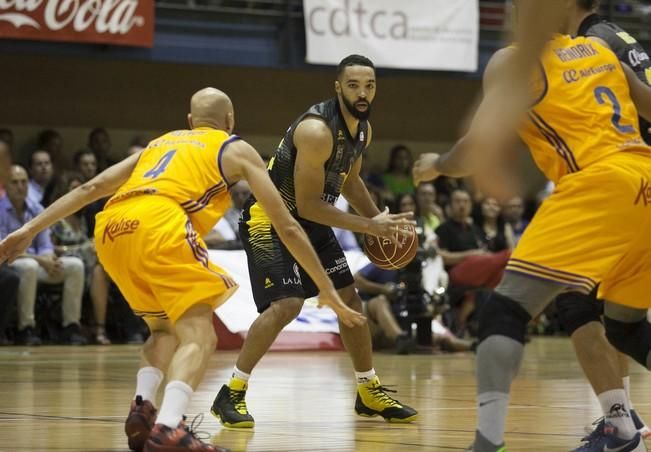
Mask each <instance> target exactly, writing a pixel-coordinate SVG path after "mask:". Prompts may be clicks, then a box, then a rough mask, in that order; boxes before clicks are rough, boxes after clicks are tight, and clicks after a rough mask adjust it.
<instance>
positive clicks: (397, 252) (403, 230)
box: [364, 224, 418, 270]
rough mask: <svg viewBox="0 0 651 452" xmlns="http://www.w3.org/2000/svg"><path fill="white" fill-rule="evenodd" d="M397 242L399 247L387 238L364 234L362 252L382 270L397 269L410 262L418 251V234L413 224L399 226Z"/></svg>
mask: <svg viewBox="0 0 651 452" xmlns="http://www.w3.org/2000/svg"><path fill="white" fill-rule="evenodd" d="M398 242H399V243H400V244H401V245H402V246H401V247H398V246H396V245H395V244H394V243H393V242H392V241H391V240H389V239H388V238H384V237H376V236H374V235H369V234H365V235H364V252H365V253H366V255H367V256H368V258H369V259H370V260H371V262H373V263H374V264H375V265H376V266H378V267H380V268H382V269H384V270H399V269H401V268H403V267H405V266H406V265H407V264H408V263H409V262H411V260H412V259H413V258H414V257H415V256H416V252H417V251H418V236H417V235H416V229H415V228H414V226H412V225H410V224H407V225H404V226H401V227H400V232H399V233H398Z"/></svg>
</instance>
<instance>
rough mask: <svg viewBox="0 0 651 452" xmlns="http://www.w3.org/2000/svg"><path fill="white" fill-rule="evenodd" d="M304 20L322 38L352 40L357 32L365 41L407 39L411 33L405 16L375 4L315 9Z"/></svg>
mask: <svg viewBox="0 0 651 452" xmlns="http://www.w3.org/2000/svg"><path fill="white" fill-rule="evenodd" d="M396 3H398V2H396ZM305 17H306V19H307V20H306V23H307V24H308V27H309V28H310V30H311V31H312V33H314V34H315V35H321V36H322V35H325V34H332V35H334V36H351V35H352V34H353V32H352V29H355V30H357V33H358V34H359V36H361V37H362V38H366V37H369V36H370V37H375V38H378V39H387V38H392V39H407V32H408V30H409V19H408V17H407V14H406V13H405V12H403V11H400V10H398V9H393V10H388V9H382V8H378V7H377V5H374V4H373V2H372V1H366V2H364V1H362V0H358V1H357V2H351V1H350V0H343V1H342V2H341V3H340V6H339V7H335V8H328V7H326V6H316V7H313V8H312V9H309V10H307V11H305Z"/></svg>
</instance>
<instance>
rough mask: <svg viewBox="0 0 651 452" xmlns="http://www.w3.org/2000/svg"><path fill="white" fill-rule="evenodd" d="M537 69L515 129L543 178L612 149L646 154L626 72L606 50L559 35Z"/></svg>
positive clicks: (650, 151)
mask: <svg viewBox="0 0 651 452" xmlns="http://www.w3.org/2000/svg"><path fill="white" fill-rule="evenodd" d="M541 70H542V81H538V80H536V83H535V84H536V85H538V86H539V91H540V92H539V93H537V94H538V95H539V98H538V100H537V102H536V104H535V105H534V107H533V108H532V109H531V110H530V111H529V113H528V118H527V121H525V123H524V124H522V126H521V128H520V130H519V132H520V136H521V138H522V139H523V141H524V142H525V143H526V144H527V145H528V147H529V149H530V151H531V154H532V156H533V159H534V160H535V161H536V164H537V165H538V167H539V168H540V169H541V170H542V171H543V172H544V173H545V175H546V176H547V178H549V179H550V180H552V181H554V182H558V181H559V179H560V178H561V177H563V176H564V175H566V174H569V173H574V172H577V171H580V170H581V169H583V168H585V167H587V166H589V165H591V164H593V163H595V162H597V161H599V160H601V159H603V158H604V157H607V156H609V155H611V154H614V153H617V152H641V153H646V154H651V147H648V146H646V145H645V144H644V142H643V141H642V138H641V136H640V130H639V125H638V114H637V109H636V108H635V105H634V104H633V101H632V100H631V96H630V92H629V87H628V81H627V79H626V74H625V73H624V71H623V70H622V67H621V64H620V62H619V60H618V59H617V57H616V56H615V54H614V53H613V52H611V51H610V49H607V48H606V47H604V46H603V45H601V44H600V43H598V42H596V41H595V40H593V39H589V38H585V37H578V38H572V37H570V36H561V35H558V36H556V37H555V38H554V39H553V40H551V41H550V43H549V44H548V46H547V48H546V50H545V52H544V53H543V55H542V57H541ZM538 82H540V83H538Z"/></svg>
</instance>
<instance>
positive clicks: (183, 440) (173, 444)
mask: <svg viewBox="0 0 651 452" xmlns="http://www.w3.org/2000/svg"><path fill="white" fill-rule="evenodd" d="M198 418H199V422H198V423H200V422H201V419H203V415H201V414H200V415H198ZM196 419H197V418H195V421H196ZM183 420H184V421H185V416H184V417H183ZM195 421H193V422H192V426H191V427H187V426H186V425H185V422H183V421H182V422H181V423H180V424H179V426H178V427H176V428H170V427H168V426H167V425H163V424H156V425H154V428H153V429H152V431H151V433H150V434H149V439H148V440H147V443H146V444H145V450H144V452H230V449H225V448H223V447H219V446H215V445H212V444H206V443H204V442H203V441H201V440H200V439H199V438H198V437H197V432H196V431H195V430H194V424H195Z"/></svg>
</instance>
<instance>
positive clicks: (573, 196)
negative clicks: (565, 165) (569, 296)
mask: <svg viewBox="0 0 651 452" xmlns="http://www.w3.org/2000/svg"><path fill="white" fill-rule="evenodd" d="M650 182H651V157H649V156H645V155H641V154H634V153H623V152H622V153H619V154H615V155H613V156H611V157H609V158H606V159H604V160H602V161H600V162H597V163H595V164H593V165H591V166H589V167H587V168H585V169H583V170H581V171H579V172H576V173H573V174H569V175H566V176H564V177H563V178H562V179H561V180H560V182H559V183H558V185H557V187H556V190H555V191H554V193H553V194H552V195H551V196H550V197H549V198H548V199H547V200H545V202H543V204H542V206H541V207H540V209H539V210H538V212H537V213H536V215H535V217H534V218H533V220H532V222H531V224H529V226H528V227H527V229H526V230H525V232H524V235H523V236H522V238H521V239H520V241H519V243H518V245H517V247H516V249H515V250H514V252H513V254H512V256H511V259H510V260H509V262H508V264H507V267H506V270H507V271H509V272H515V273H520V274H523V275H527V276H530V277H534V278H539V279H543V280H549V281H553V282H557V283H560V284H564V285H567V286H568V287H570V288H573V289H575V290H577V291H580V292H583V293H589V292H590V291H591V290H592V289H593V288H594V287H595V286H596V285H597V284H598V283H601V285H600V287H599V296H600V297H601V298H605V299H607V300H609V301H612V302H615V303H619V304H623V305H626V306H629V307H634V308H649V307H651V296H649V295H648V292H649V288H651V240H650V239H649V237H648V234H649V232H648V231H649V226H651V185H650Z"/></svg>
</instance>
